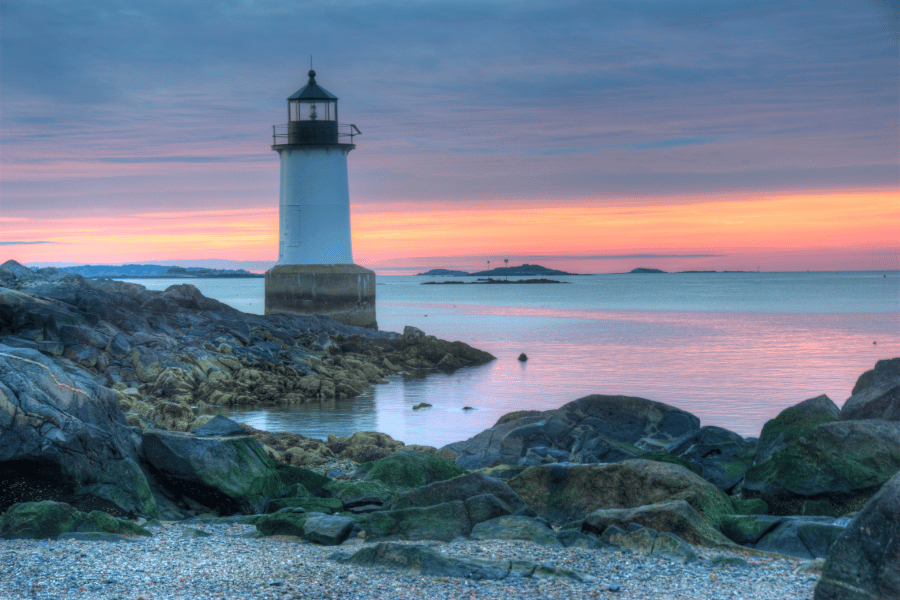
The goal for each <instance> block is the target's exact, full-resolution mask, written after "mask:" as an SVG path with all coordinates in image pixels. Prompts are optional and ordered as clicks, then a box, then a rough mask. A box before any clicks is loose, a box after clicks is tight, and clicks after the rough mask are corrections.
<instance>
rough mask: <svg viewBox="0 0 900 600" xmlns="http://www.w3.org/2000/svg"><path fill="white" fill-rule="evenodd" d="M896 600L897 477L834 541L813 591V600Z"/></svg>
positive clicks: (899, 564)
mask: <svg viewBox="0 0 900 600" xmlns="http://www.w3.org/2000/svg"><path fill="white" fill-rule="evenodd" d="M898 598H900V474H897V475H894V476H893V477H892V478H891V479H890V480H889V481H888V482H887V483H885V484H884V485H883V486H882V488H881V489H880V490H879V491H878V493H877V494H875V496H873V497H872V499H871V500H870V501H869V502H868V503H867V504H866V505H865V506H864V507H863V509H862V510H861V511H860V512H859V514H858V515H856V517H855V518H854V519H853V520H852V521H851V522H850V524H849V525H847V527H846V529H844V532H843V533H842V534H841V535H840V537H838V539H837V541H836V542H835V543H834V546H832V548H831V551H830V552H829V553H828V558H826V559H825V566H824V568H823V569H822V577H821V579H820V580H819V583H818V584H817V585H816V591H815V600H876V599H877V600H897V599H898Z"/></svg>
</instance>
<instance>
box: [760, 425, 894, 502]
mask: <svg viewBox="0 0 900 600" xmlns="http://www.w3.org/2000/svg"><path fill="white" fill-rule="evenodd" d="M898 469H900V422H897V421H882V420H875V419H870V420H863V421H838V422H833V423H823V424H822V425H819V426H818V427H816V428H815V429H813V430H812V431H810V432H809V433H807V434H806V435H804V436H803V437H801V438H799V439H797V440H796V441H794V442H793V443H791V444H790V445H788V446H787V447H785V448H783V449H781V450H779V451H777V452H775V453H774V454H772V456H771V458H770V459H769V460H767V461H765V462H763V463H761V464H758V465H756V466H754V467H752V468H751V469H750V470H748V471H747V474H746V477H745V479H744V484H743V494H744V496H745V497H747V498H762V499H763V500H765V502H766V503H767V504H768V505H769V510H770V512H771V513H772V514H776V515H789V514H799V513H801V511H802V509H803V504H804V503H805V502H806V501H809V500H817V501H821V500H825V501H827V502H829V503H830V504H831V505H832V506H833V510H832V511H830V512H832V513H833V514H844V513H847V512H851V511H855V510H858V509H859V508H860V507H861V506H862V505H863V504H864V503H865V502H866V500H868V499H869V498H870V497H871V496H872V495H873V494H874V493H875V491H877V490H878V488H879V487H880V486H881V485H882V484H883V483H884V482H885V481H887V480H888V479H889V478H890V477H891V476H892V475H893V474H894V473H896V472H897V470H898Z"/></svg>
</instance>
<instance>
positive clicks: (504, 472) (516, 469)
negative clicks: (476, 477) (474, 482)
mask: <svg viewBox="0 0 900 600" xmlns="http://www.w3.org/2000/svg"><path fill="white" fill-rule="evenodd" d="M527 468H528V467H526V466H524V465H523V466H518V465H517V466H511V465H496V466H493V467H484V468H483V469H477V470H475V471H472V472H473V473H481V474H482V475H487V476H488V477H494V478H496V479H499V480H501V481H509V480H510V479H512V478H513V477H515V476H516V475H518V474H519V473H521V472H522V471H524V470H525V469H527Z"/></svg>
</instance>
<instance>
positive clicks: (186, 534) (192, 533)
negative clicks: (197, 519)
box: [181, 527, 211, 540]
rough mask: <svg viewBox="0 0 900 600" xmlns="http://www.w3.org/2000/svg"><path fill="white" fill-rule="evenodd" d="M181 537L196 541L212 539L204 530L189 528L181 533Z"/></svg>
mask: <svg viewBox="0 0 900 600" xmlns="http://www.w3.org/2000/svg"><path fill="white" fill-rule="evenodd" d="M181 537H183V538H187V539H190V540H194V539H198V538H207V537H211V534H209V533H207V532H205V531H203V530H202V529H194V528H193V527H189V528H187V529H185V530H184V531H182V532H181Z"/></svg>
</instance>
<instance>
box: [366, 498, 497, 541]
mask: <svg viewBox="0 0 900 600" xmlns="http://www.w3.org/2000/svg"><path fill="white" fill-rule="evenodd" d="M501 514H502V513H500V514H497V515H492V516H500V515H501ZM363 528H364V530H365V532H366V539H367V540H377V539H384V538H389V539H406V540H439V541H444V542H449V541H452V540H454V539H456V538H458V537H461V536H466V535H468V534H469V532H471V531H472V522H471V521H470V520H469V515H468V509H467V507H466V503H465V502H463V501H461V500H454V501H452V502H443V503H441V504H436V505H433V506H427V507H415V508H404V509H400V510H385V511H378V512H373V513H371V514H369V515H367V516H366V521H365V525H364V527H363Z"/></svg>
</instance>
